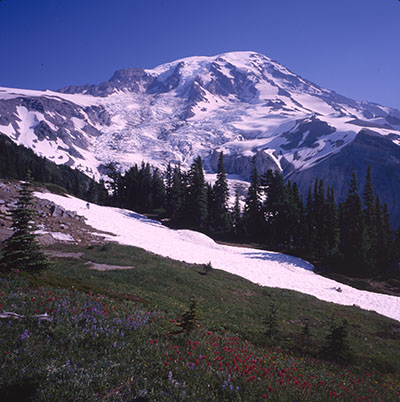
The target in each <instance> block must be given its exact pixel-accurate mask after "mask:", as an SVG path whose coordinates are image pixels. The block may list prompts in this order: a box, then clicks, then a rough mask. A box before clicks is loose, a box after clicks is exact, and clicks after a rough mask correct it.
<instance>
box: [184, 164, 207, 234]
mask: <svg viewBox="0 0 400 402" xmlns="http://www.w3.org/2000/svg"><path fill="white" fill-rule="evenodd" d="M183 209H184V211H183V224H184V225H187V226H190V227H193V228H199V229H203V228H205V227H206V226H207V186H206V182H205V179H204V172H203V166H202V161H201V158H200V156H198V157H197V158H196V159H195V160H194V162H193V163H192V165H191V166H190V170H189V172H188V176H187V187H186V195H185V200H184V208H183Z"/></svg>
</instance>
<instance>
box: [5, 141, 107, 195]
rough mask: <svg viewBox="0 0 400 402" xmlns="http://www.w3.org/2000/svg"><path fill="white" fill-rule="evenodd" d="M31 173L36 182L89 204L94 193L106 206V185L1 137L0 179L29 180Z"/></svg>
mask: <svg viewBox="0 0 400 402" xmlns="http://www.w3.org/2000/svg"><path fill="white" fill-rule="evenodd" d="M28 172H30V174H31V176H32V179H33V180H34V181H37V182H42V183H52V184H56V185H58V186H61V187H63V188H65V189H66V190H67V191H68V192H69V193H71V194H73V195H75V196H77V197H80V198H83V199H87V200H88V199H89V198H91V194H92V193H94V192H95V193H96V194H98V195H99V196H98V198H101V199H102V200H101V201H102V203H106V202H107V201H106V200H107V197H108V193H107V190H106V189H105V184H104V182H100V183H96V182H95V181H94V180H93V179H91V178H90V177H88V176H86V175H85V174H83V173H82V172H80V171H79V170H75V169H71V168H70V167H69V166H66V165H56V164H55V163H54V162H51V161H49V160H48V159H45V158H42V157H40V156H37V155H36V154H35V153H34V152H33V151H32V150H31V149H29V148H26V147H24V146H22V145H16V144H15V143H13V142H12V141H11V140H10V139H9V138H8V137H6V136H5V135H1V134H0V178H2V179H7V180H26V179H27V174H28Z"/></svg>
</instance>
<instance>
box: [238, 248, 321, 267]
mask: <svg viewBox="0 0 400 402" xmlns="http://www.w3.org/2000/svg"><path fill="white" fill-rule="evenodd" d="M243 255H244V256H245V257H248V258H252V259H256V260H263V261H273V262H280V263H287V264H291V265H293V266H294V267H295V268H300V269H304V270H306V271H314V266H313V265H312V264H310V263H309V262H307V261H304V260H301V259H300V258H296V257H292V256H291V255H286V254H279V253H270V252H268V251H260V252H249V253H243Z"/></svg>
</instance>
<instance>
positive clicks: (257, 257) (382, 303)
mask: <svg viewBox="0 0 400 402" xmlns="http://www.w3.org/2000/svg"><path fill="white" fill-rule="evenodd" d="M35 196H36V197H38V198H45V199H48V200H51V201H54V202H55V203H56V204H59V205H61V206H63V207H64V208H66V209H67V210H73V211H77V212H78V214H80V215H83V216H85V217H86V219H87V223H88V224H89V225H91V226H92V227H93V228H95V229H97V230H103V231H107V232H110V233H114V236H108V239H109V240H112V241H116V242H118V243H121V244H126V245H131V246H137V247H141V248H143V249H145V250H148V251H150V252H153V253H155V254H159V255H162V256H165V257H170V258H172V259H176V260H181V261H186V262H188V263H200V264H201V263H208V262H211V264H212V266H213V267H214V268H218V269H222V270H224V271H227V272H231V273H233V274H236V275H239V276H242V277H244V278H246V279H249V280H250V281H252V282H255V283H259V284H260V285H264V286H269V287H278V288H284V289H293V290H296V291H299V292H302V293H306V294H309V295H313V296H315V297H317V298H318V299H321V300H326V301H330V302H334V303H338V304H343V305H357V306H359V307H361V308H363V309H366V310H373V311H376V312H377V313H379V314H382V315H384V316H387V317H390V318H393V319H395V320H398V321H400V298H399V297H394V296H387V295H383V294H378V293H372V292H367V291H361V290H357V289H354V288H351V287H350V286H346V285H343V284H339V283H338V282H335V281H333V280H330V279H327V278H324V277H322V276H319V275H316V274H314V272H313V266H312V265H311V264H309V263H307V262H306V261H303V260H301V259H299V258H295V257H291V256H287V255H284V254H280V253H274V252H269V251H262V250H257V249H251V248H239V247H230V246H222V245H219V244H217V243H215V242H214V241H213V240H212V239H210V238H209V237H207V236H205V235H203V234H201V233H198V232H194V231H190V230H171V229H168V228H166V227H164V226H162V225H161V224H160V223H158V222H156V221H151V220H149V219H147V218H146V217H144V216H142V215H138V214H135V213H134V212H132V211H128V210H122V209H118V208H110V207H101V206H98V205H95V204H90V208H89V209H88V208H87V207H86V201H82V200H80V199H77V198H73V197H68V198H67V197H62V196H58V195H54V194H49V193H35ZM339 286H340V287H341V288H342V292H337V291H336V290H335V289H336V288H337V287H339Z"/></svg>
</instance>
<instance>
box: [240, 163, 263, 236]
mask: <svg viewBox="0 0 400 402" xmlns="http://www.w3.org/2000/svg"><path fill="white" fill-rule="evenodd" d="M263 223H264V216H263V211H262V204H261V187H260V178H259V176H258V172H257V166H256V157H255V156H254V157H253V171H252V174H251V176H250V186H249V188H248V191H247V198H246V204H245V207H244V213H243V225H244V228H245V231H246V234H247V235H248V236H249V237H250V238H251V239H260V238H261V234H262V229H263V226H264V224H263Z"/></svg>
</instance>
